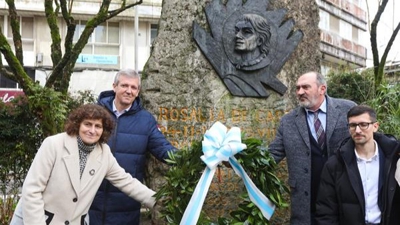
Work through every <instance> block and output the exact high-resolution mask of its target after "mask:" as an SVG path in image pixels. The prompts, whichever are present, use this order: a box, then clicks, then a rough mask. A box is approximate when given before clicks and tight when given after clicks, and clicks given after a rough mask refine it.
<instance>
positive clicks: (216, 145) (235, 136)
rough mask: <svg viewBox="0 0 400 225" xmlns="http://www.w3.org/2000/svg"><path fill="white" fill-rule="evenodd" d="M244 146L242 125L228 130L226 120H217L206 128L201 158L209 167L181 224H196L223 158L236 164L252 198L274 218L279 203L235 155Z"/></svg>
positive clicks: (266, 216) (263, 210)
mask: <svg viewBox="0 0 400 225" xmlns="http://www.w3.org/2000/svg"><path fill="white" fill-rule="evenodd" d="M243 149H246V145H245V144H242V141H241V134H240V128H238V127H232V128H231V129H229V131H228V129H227V128H226V127H225V126H224V125H223V124H222V123H220V122H215V123H214V124H213V125H212V127H211V128H210V129H209V130H207V131H206V133H205V134H204V140H203V142H202V150H203V154H204V155H203V156H201V159H202V160H203V162H204V163H205V164H206V165H207V167H206V168H205V170H204V172H203V175H202V176H201V178H200V180H199V183H198V184H197V186H196V189H195V190H194V192H193V195H192V197H191V199H190V202H189V204H188V206H187V207H186V210H185V213H184V214H183V217H182V220H181V223H180V225H192V224H193V225H194V224H196V223H197V221H198V219H199V216H200V212H201V208H202V207H203V203H204V200H205V198H206V196H207V192H208V189H209V187H210V184H211V181H212V179H213V177H214V173H215V171H216V169H217V166H218V164H219V163H220V162H222V161H228V162H229V163H230V164H231V165H232V168H233V170H234V171H235V172H236V174H237V175H239V176H240V177H241V178H242V180H243V183H244V185H245V187H246V189H247V192H248V194H249V197H250V200H251V201H252V202H253V203H254V204H255V205H256V206H257V207H258V208H259V209H260V211H261V213H262V214H263V216H264V217H265V218H266V219H268V220H269V219H270V218H271V216H272V214H273V213H274V211H275V205H274V204H273V203H272V202H271V201H270V200H269V199H268V198H267V197H265V195H264V194H263V193H262V192H261V191H260V190H259V189H258V188H257V187H256V185H255V184H254V183H253V181H252V180H251V179H250V177H249V176H248V175H247V173H246V172H245V171H244V169H243V167H242V166H241V165H240V164H239V163H238V162H237V160H236V158H235V157H234V155H235V154H236V153H238V152H240V151H242V150H243Z"/></svg>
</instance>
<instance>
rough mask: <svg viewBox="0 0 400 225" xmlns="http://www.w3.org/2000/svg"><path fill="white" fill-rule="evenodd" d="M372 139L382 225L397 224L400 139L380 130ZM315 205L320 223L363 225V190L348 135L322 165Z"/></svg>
mask: <svg viewBox="0 0 400 225" xmlns="http://www.w3.org/2000/svg"><path fill="white" fill-rule="evenodd" d="M374 139H375V141H376V142H377V143H378V146H379V167H380V171H379V182H378V186H379V196H378V205H379V208H380V209H381V213H382V214H381V225H394V224H397V225H398V224H400V213H399V212H400V211H398V210H399V204H400V198H399V197H400V195H399V191H400V190H399V187H398V185H397V182H396V181H395V179H394V172H395V170H396V162H397V159H398V152H399V142H398V141H397V140H395V139H394V138H392V137H388V136H386V135H383V134H379V133H375V134H374ZM316 206H317V213H316V214H317V215H316V219H317V224H319V225H325V224H326V225H338V224H340V225H349V224H351V225H364V224H365V199H364V191H363V186H362V181H361V176H360V173H359V171H358V166H357V161H356V155H355V153H354V141H353V140H352V139H351V138H350V139H348V140H347V141H346V142H345V144H344V145H343V146H342V147H341V148H340V149H339V151H338V152H337V154H336V156H333V157H331V158H329V160H328V162H327V163H326V164H325V167H324V169H323V171H322V175H321V183H320V187H319V193H318V198H317V204H316ZM393 212H395V213H393Z"/></svg>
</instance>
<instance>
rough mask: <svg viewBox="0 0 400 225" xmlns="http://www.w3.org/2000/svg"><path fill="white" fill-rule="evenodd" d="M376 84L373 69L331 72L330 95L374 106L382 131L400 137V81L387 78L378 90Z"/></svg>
mask: <svg viewBox="0 0 400 225" xmlns="http://www.w3.org/2000/svg"><path fill="white" fill-rule="evenodd" d="M373 84H374V74H373V72H372V71H371V70H365V71H363V72H356V71H337V72H332V73H330V74H329V75H328V94H329V95H330V96H332V97H336V98H345V99H350V100H353V101H355V102H356V103H358V104H366V105H369V106H371V107H372V108H373V109H375V111H376V113H377V117H378V118H377V119H378V121H379V123H380V126H379V130H380V132H383V133H387V134H392V135H394V136H396V137H397V138H400V95H399V94H398V93H399V92H400V83H397V82H390V83H389V82H387V81H383V82H382V83H381V85H380V86H379V87H378V90H375V89H374V85H373Z"/></svg>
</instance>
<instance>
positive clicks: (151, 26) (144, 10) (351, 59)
mask: <svg viewBox="0 0 400 225" xmlns="http://www.w3.org/2000/svg"><path fill="white" fill-rule="evenodd" d="M316 1H317V4H318V5H319V8H320V23H319V27H320V29H321V33H320V35H321V43H320V49H321V53H322V61H321V62H322V63H321V71H322V73H323V74H326V73H327V72H328V71H329V69H330V68H337V66H338V65H346V66H348V67H350V68H359V67H365V62H366V57H367V49H366V47H365V45H366V44H365V43H362V40H363V39H362V38H361V36H363V35H367V32H366V30H367V22H366V12H365V10H363V7H362V6H361V4H362V2H363V0H316ZM15 4H16V8H17V9H18V13H19V17H20V18H19V19H20V22H21V27H20V29H21V35H22V41H23V49H24V65H25V68H26V70H27V71H28V74H29V76H31V77H32V78H34V79H35V80H37V81H39V82H40V83H41V84H44V83H45V81H46V79H47V77H48V75H49V74H50V73H51V70H50V68H51V66H52V62H51V56H50V51H51V49H50V45H51V38H50V29H49V27H48V25H47V21H46V17H45V15H44V6H43V1H38V0H15ZM161 4H162V1H161V0H144V1H143V3H142V4H141V5H138V6H136V7H134V8H131V9H128V10H126V11H124V12H123V13H121V14H120V15H118V16H116V17H115V18H113V19H111V20H109V21H107V22H106V23H104V24H102V25H100V26H98V27H97V28H96V29H95V31H94V32H93V34H92V36H91V38H90V39H89V42H88V43H87V45H86V47H85V48H84V49H83V51H82V53H81V55H80V56H79V58H78V60H77V63H76V66H75V72H74V73H73V75H72V77H71V83H70V91H71V92H76V91H82V90H88V91H91V92H93V93H94V94H99V93H100V92H101V91H103V90H107V89H111V84H112V79H113V77H114V75H115V72H116V71H117V70H119V69H123V68H134V69H137V70H139V71H141V70H142V69H143V67H144V65H145V63H146V61H147V59H148V57H149V56H150V48H151V44H152V41H153V39H154V38H155V37H156V35H157V28H158V20H159V18H160V15H161ZM99 6H100V1H99V0H76V1H74V5H73V12H74V18H75V20H76V21H77V22H78V24H77V27H76V32H75V36H74V40H78V38H79V35H80V34H81V32H82V31H83V29H84V27H85V24H86V21H87V20H88V19H89V18H91V17H92V16H93V15H95V14H96V13H97V10H98V9H99ZM115 7H117V6H115ZM135 20H136V22H137V23H136V22H135ZM0 25H1V27H2V32H3V33H4V35H5V36H6V37H7V38H8V40H9V42H10V44H12V33H11V29H10V25H9V18H8V10H7V4H6V2H5V0H0ZM59 27H60V32H61V37H64V36H65V34H66V24H65V22H64V21H63V20H62V18H61V17H60V19H59ZM63 27H64V28H65V29H62V28H63ZM364 40H365V39H364ZM3 62H5V60H4V58H3ZM18 88H19V87H18V84H17V83H15V82H13V81H11V80H8V79H7V78H5V77H2V76H1V75H0V98H2V97H4V95H5V93H4V92H5V91H7V90H11V91H14V92H15V90H16V89H18ZM10 93H11V92H10ZM8 97H9V96H8Z"/></svg>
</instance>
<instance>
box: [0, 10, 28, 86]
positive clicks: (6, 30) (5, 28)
mask: <svg viewBox="0 0 400 225" xmlns="http://www.w3.org/2000/svg"><path fill="white" fill-rule="evenodd" d="M18 20H19V22H20V30H19V32H20V34H21V39H22V48H23V50H24V52H26V51H29V52H33V51H34V40H33V38H34V22H33V18H32V17H19V18H18ZM9 21H10V18H9V17H7V16H0V27H1V31H2V32H3V34H4V36H5V37H7V40H8V42H9V43H10V45H11V46H13V35H12V31H11V25H10V22H9ZM12 49H14V48H13V47H12ZM26 71H27V73H28V75H29V76H30V77H31V78H32V79H34V78H35V74H34V71H33V73H32V71H30V70H29V69H26ZM0 88H18V83H16V82H14V81H12V80H10V79H8V78H6V77H4V76H2V75H0Z"/></svg>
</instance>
